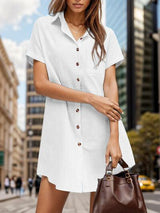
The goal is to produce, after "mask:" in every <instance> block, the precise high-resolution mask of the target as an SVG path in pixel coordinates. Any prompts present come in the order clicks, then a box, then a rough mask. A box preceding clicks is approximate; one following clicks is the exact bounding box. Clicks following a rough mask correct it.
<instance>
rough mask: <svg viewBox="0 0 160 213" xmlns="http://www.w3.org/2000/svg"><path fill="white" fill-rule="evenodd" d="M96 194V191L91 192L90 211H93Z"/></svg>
mask: <svg viewBox="0 0 160 213" xmlns="http://www.w3.org/2000/svg"><path fill="white" fill-rule="evenodd" d="M95 194H96V192H91V193H90V209H89V213H92V211H93V201H94V198H95Z"/></svg>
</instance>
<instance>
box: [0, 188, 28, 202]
mask: <svg viewBox="0 0 160 213" xmlns="http://www.w3.org/2000/svg"><path fill="white" fill-rule="evenodd" d="M28 194H29V193H28V191H27V190H25V191H24V192H23V193H21V194H20V193H19V192H17V193H16V191H15V192H14V193H13V194H12V193H11V191H10V190H8V193H6V192H5V190H4V189H1V190H0V202H4V201H6V200H11V199H15V198H19V197H22V196H28Z"/></svg>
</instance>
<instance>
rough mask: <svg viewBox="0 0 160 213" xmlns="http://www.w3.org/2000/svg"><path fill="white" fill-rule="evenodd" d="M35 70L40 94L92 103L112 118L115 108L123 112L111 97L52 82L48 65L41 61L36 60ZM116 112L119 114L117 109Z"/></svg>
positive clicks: (35, 81) (37, 89) (35, 82)
mask: <svg viewBox="0 0 160 213" xmlns="http://www.w3.org/2000/svg"><path fill="white" fill-rule="evenodd" d="M33 72H34V86H35V90H36V92H37V93H38V94H41V95H43V96H48V97H50V98H54V99H59V100H65V101H73V102H83V103H87V104H91V105H92V106H93V107H95V109H96V110H98V111H99V112H101V113H104V114H105V115H107V116H109V117H110V118H112V116H111V114H110V113H112V114H114V111H116V110H115V108H116V109H117V110H118V111H120V112H121V109H120V108H119V106H118V105H117V103H116V102H114V101H111V100H109V98H106V97H103V96H98V95H95V94H92V93H87V92H83V91H79V90H76V89H71V88H68V87H65V86H62V85H60V84H56V83H53V82H50V81H49V80H48V75H47V70H46V65H45V64H44V63H42V62H40V61H37V60H34V65H33ZM116 113H117V114H118V112H117V111H116Z"/></svg>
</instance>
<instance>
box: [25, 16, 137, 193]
mask: <svg viewBox="0 0 160 213" xmlns="http://www.w3.org/2000/svg"><path fill="white" fill-rule="evenodd" d="M105 29H106V33H107V37H106V40H105V43H104V45H105V48H106V52H107V55H106V58H105V60H104V61H101V63H100V65H99V66H98V67H96V66H95V64H96V62H97V61H98V57H97V55H96V54H95V64H94V61H92V56H91V51H92V48H93V45H94V39H93V38H92V37H91V36H90V35H89V33H88V31H86V32H85V33H84V34H83V36H81V38H79V39H78V40H77V41H76V39H75V38H74V36H73V35H72V33H71V31H70V29H69V27H68V25H67V22H66V20H65V18H64V12H58V13H56V14H54V15H46V16H42V17H39V18H38V19H37V20H36V21H35V23H34V26H33V30H32V34H31V37H30V40H29V45H28V47H27V52H26V56H27V58H28V60H29V63H31V64H32V65H33V59H36V60H38V61H41V62H43V63H45V64H46V68H47V73H48V78H49V81H51V82H53V83H56V84H60V85H63V86H65V87H69V88H72V89H74V90H80V91H83V92H88V93H94V94H96V95H100V96H104V91H103V81H104V75H105V69H107V68H108V67H110V66H111V65H113V64H116V67H118V66H119V65H120V64H121V63H122V61H123V60H124V56H123V54H122V52H121V49H120V46H119V43H118V40H117V37H116V35H115V33H114V31H113V30H112V29H111V28H109V27H107V26H105ZM88 30H89V29H88ZM109 123H110V121H109V118H108V117H107V116H105V115H104V114H102V113H100V112H98V111H97V110H96V109H95V108H94V107H93V106H91V105H90V104H86V103H78V102H71V101H64V100H58V99H53V98H49V97H48V96H46V101H45V110H44V119H43V126H42V134H41V144H40V149H39V157H38V165H37V174H38V175H39V176H40V177H41V176H42V175H45V176H47V177H48V180H49V182H51V183H53V184H55V185H56V189H58V190H63V191H70V192H91V191H96V188H97V183H98V181H97V178H102V177H103V176H104V173H105V168H106V161H105V153H106V146H107V142H108V140H109V137H110V124H109ZM118 125H119V144H120V148H121V151H122V157H123V159H124V160H125V161H126V162H127V164H128V165H129V168H131V167H133V166H134V165H135V160H134V156H133V152H132V149H131V146H130V142H129V139H128V137H127V133H126V130H125V128H124V125H123V121H122V120H121V119H120V120H119V121H118ZM121 171H123V169H122V167H121V166H120V165H119V164H118V165H117V167H116V168H114V169H113V174H116V173H119V172H121Z"/></svg>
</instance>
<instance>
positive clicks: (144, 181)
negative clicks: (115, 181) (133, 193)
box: [138, 175, 155, 191]
mask: <svg viewBox="0 0 160 213" xmlns="http://www.w3.org/2000/svg"><path fill="white" fill-rule="evenodd" d="M138 181H139V184H140V188H141V190H142V191H154V190H155V184H154V182H153V181H152V180H151V178H149V177H147V176H146V175H139V177H138Z"/></svg>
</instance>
